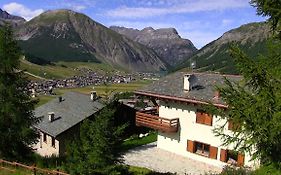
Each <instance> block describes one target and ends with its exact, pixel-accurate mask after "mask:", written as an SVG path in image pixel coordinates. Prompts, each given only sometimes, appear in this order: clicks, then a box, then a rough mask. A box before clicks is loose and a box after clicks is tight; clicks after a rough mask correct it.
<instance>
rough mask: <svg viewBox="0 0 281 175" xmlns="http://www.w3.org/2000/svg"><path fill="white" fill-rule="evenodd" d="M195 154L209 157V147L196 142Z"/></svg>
mask: <svg viewBox="0 0 281 175" xmlns="http://www.w3.org/2000/svg"><path fill="white" fill-rule="evenodd" d="M195 153H196V154H200V155H202V156H206V157H209V155H210V145H208V144H205V143H200V142H196V143H195Z"/></svg>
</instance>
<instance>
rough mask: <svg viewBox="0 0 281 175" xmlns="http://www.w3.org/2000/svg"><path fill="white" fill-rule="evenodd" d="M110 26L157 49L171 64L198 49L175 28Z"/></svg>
mask: <svg viewBox="0 0 281 175" xmlns="http://www.w3.org/2000/svg"><path fill="white" fill-rule="evenodd" d="M109 28H110V29H112V30H114V31H116V32H118V33H120V34H122V35H124V36H126V37H128V38H130V39H132V40H134V41H136V42H139V43H141V44H143V45H145V46H147V47H149V48H151V49H153V50H155V52H156V53H157V54H158V55H159V56H160V57H161V58H162V59H163V60H165V61H166V62H167V63H169V64H170V65H171V66H174V65H175V64H176V63H178V62H181V61H182V60H183V59H186V58H187V57H189V56H191V55H192V54H193V53H194V52H195V51H197V49H196V47H195V46H194V45H193V43H192V42H191V41H190V40H188V39H183V38H181V37H180V35H179V34H178V32H177V30H176V29H175V28H160V29H154V28H152V27H146V28H143V29H142V30H138V29H133V28H126V27H119V26H110V27H109Z"/></svg>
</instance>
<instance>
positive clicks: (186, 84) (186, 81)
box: [183, 74, 197, 91]
mask: <svg viewBox="0 0 281 175" xmlns="http://www.w3.org/2000/svg"><path fill="white" fill-rule="evenodd" d="M196 81H197V78H196V76H195V75H194V74H185V75H184V76H183V90H185V91H191V90H192V87H193V86H194V85H195V83H196Z"/></svg>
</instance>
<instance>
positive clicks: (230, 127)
mask: <svg viewBox="0 0 281 175" xmlns="http://www.w3.org/2000/svg"><path fill="white" fill-rule="evenodd" d="M237 129H239V124H237V123H234V122H233V120H231V119H230V120H228V130H231V131H233V130H237Z"/></svg>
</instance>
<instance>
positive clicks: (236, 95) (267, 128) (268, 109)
mask: <svg viewBox="0 0 281 175" xmlns="http://www.w3.org/2000/svg"><path fill="white" fill-rule="evenodd" d="M251 3H252V4H253V5H254V6H256V7H257V11H258V14H262V15H269V16H270V18H269V20H270V21H271V22H272V27H273V29H274V30H275V31H277V32H275V33H276V34H277V35H280V33H279V32H280V31H279V30H280V28H279V27H280V24H281V21H280V17H281V15H280V14H281V13H280V9H281V8H280V7H281V4H280V1H279V0H278V1H275V0H265V1H264V0H252V1H251ZM276 38H277V39H276ZM230 53H231V55H232V57H233V59H234V61H235V63H236V66H237V69H238V70H239V72H240V74H241V75H242V76H243V80H242V81H241V82H237V83H235V82H230V81H229V80H226V81H225V83H226V86H225V87H218V90H219V91H220V93H221V97H222V99H223V100H224V101H225V102H226V103H227V104H228V106H229V107H228V109H227V110H216V112H217V113H218V114H219V115H220V116H222V117H224V118H225V119H227V121H232V122H234V124H235V126H236V127H235V128H234V133H233V135H232V134H231V135H227V134H226V135H225V134H223V127H221V128H217V129H216V130H215V133H216V134H217V135H218V136H222V138H223V139H224V141H225V144H226V145H228V144H230V143H232V144H234V145H235V146H236V149H238V150H240V151H247V152H252V153H254V158H256V157H258V158H260V160H261V161H262V163H276V164H277V165H278V164H279V165H281V139H280V138H281V38H280V37H275V38H274V39H272V41H271V42H270V44H269V47H268V52H267V55H264V56H263V55H260V56H259V57H258V59H253V58H250V57H249V56H247V55H246V54H245V53H243V52H242V51H241V50H240V49H239V48H238V47H237V46H233V47H232V48H231V49H230Z"/></svg>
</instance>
